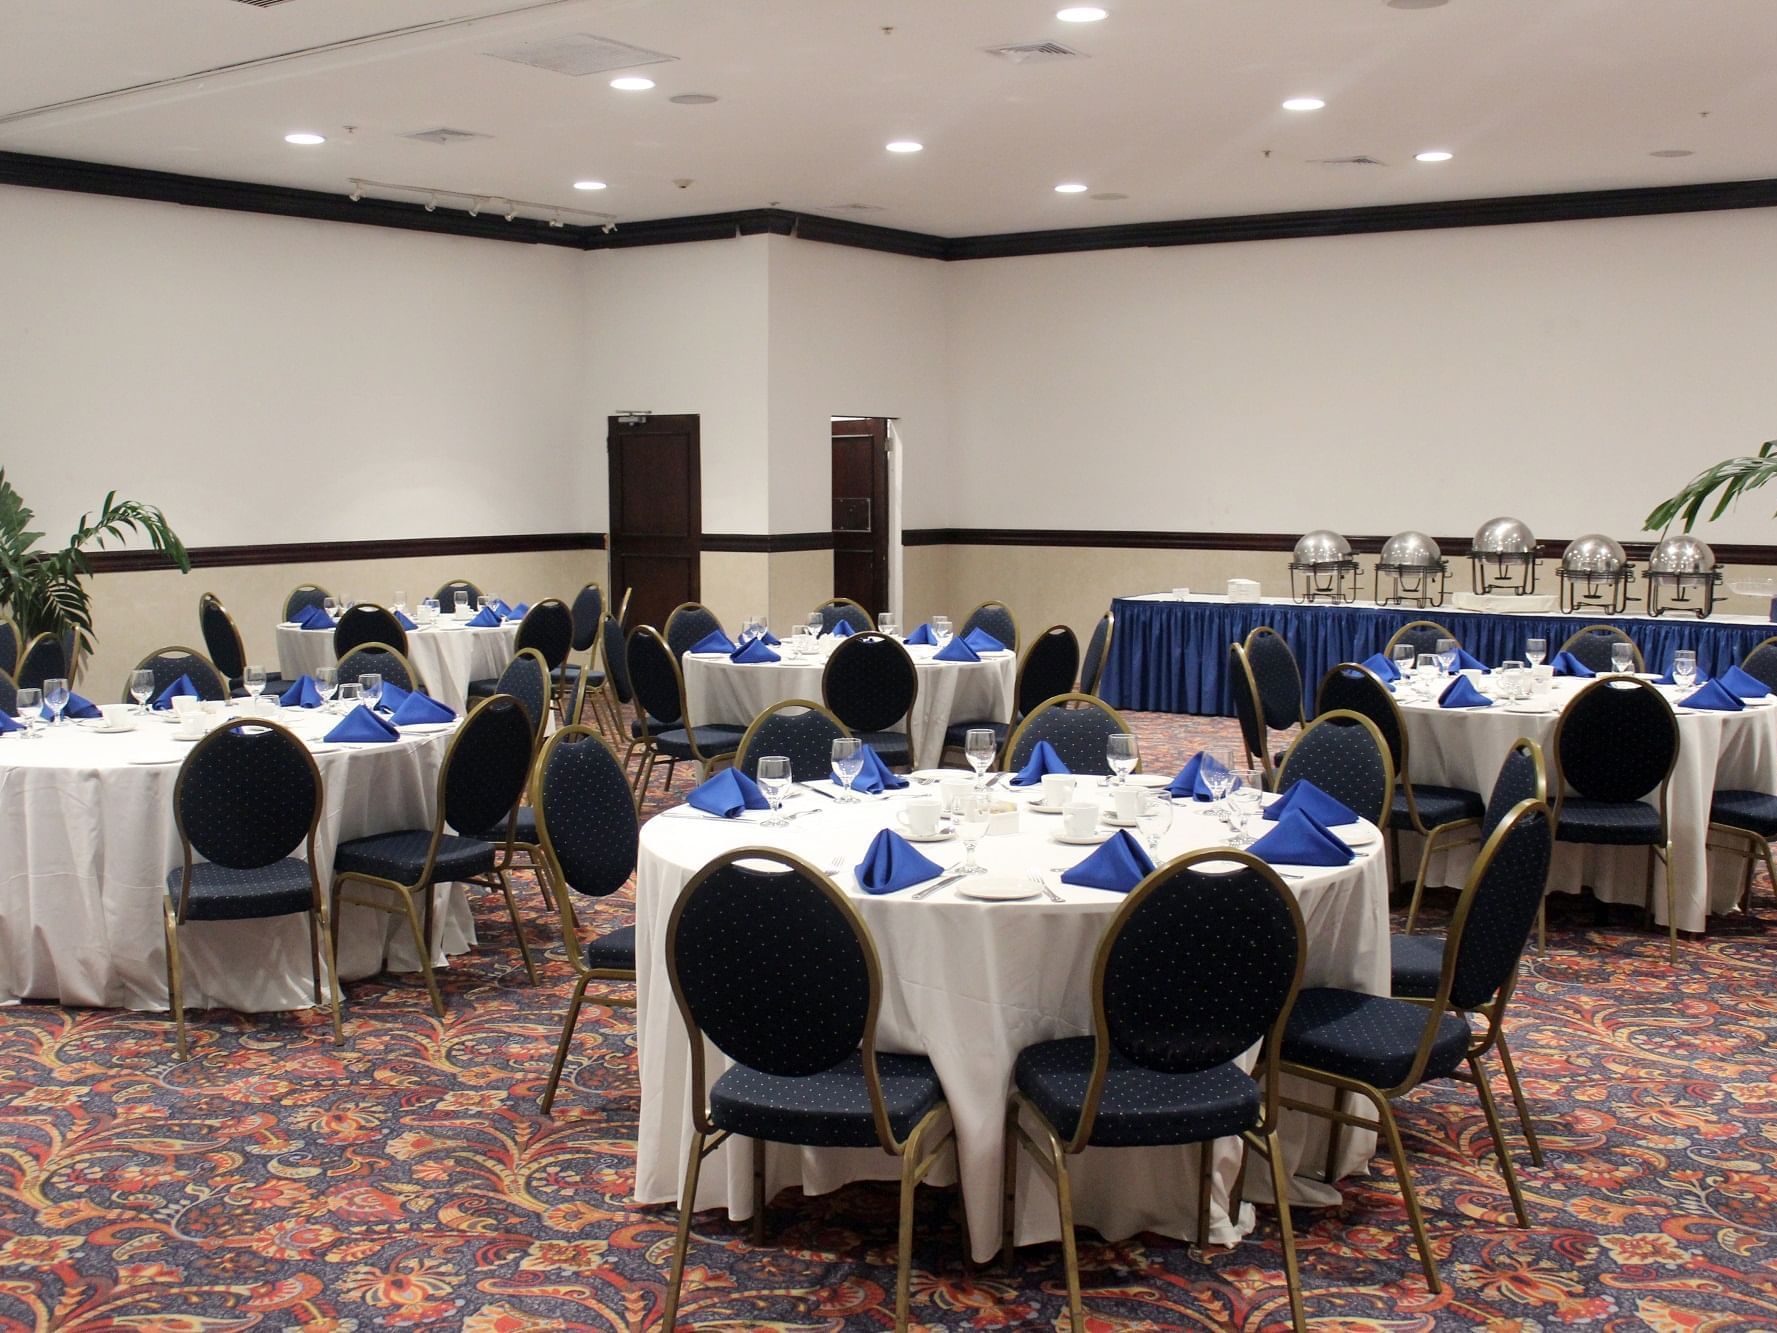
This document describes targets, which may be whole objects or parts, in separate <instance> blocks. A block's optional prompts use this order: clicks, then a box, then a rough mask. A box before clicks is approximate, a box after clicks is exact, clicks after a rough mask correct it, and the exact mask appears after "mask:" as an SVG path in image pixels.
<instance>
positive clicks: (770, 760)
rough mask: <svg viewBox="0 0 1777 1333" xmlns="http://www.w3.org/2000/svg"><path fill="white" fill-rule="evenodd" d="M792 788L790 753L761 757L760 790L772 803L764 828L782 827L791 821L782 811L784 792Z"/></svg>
mask: <svg viewBox="0 0 1777 1333" xmlns="http://www.w3.org/2000/svg"><path fill="white" fill-rule="evenodd" d="M789 789H790V759H789V756H788V755H781V754H767V755H761V756H760V757H759V790H760V791H761V792H763V793H764V794H765V799H766V800H767V801H768V802H770V804H771V813H770V814H769V815H767V816H766V817H765V822H764V824H763V825H762V826H761V827H763V828H782V827H783V826H784V825H785V824H788V823H789V822H790V821H789V820H787V819H785V818H784V816H783V814H782V813H781V811H782V809H783V804H784V793H785V792H787V791H789Z"/></svg>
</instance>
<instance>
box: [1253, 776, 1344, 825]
mask: <svg viewBox="0 0 1777 1333" xmlns="http://www.w3.org/2000/svg"><path fill="white" fill-rule="evenodd" d="M1292 810H1300V811H1302V812H1303V813H1304V814H1309V815H1313V816H1314V817H1315V819H1316V820H1318V821H1319V822H1320V823H1322V824H1355V823H1357V811H1355V810H1353V809H1352V808H1351V807H1350V806H1348V805H1346V804H1345V802H1344V801H1341V800H1340V799H1339V798H1338V797H1337V796H1333V795H1330V794H1329V793H1328V792H1326V791H1325V790H1324V789H1322V788H1320V787H1317V786H1315V785H1314V784H1313V783H1312V782H1310V781H1309V780H1308V779H1307V778H1299V779H1297V780H1296V781H1295V782H1292V783H1290V788H1289V790H1288V791H1286V792H1285V793H1284V794H1283V796H1282V798H1281V799H1279V800H1276V801H1273V802H1271V804H1270V806H1269V807H1267V808H1266V810H1265V813H1264V814H1263V815H1262V816H1260V818H1262V819H1269V820H1271V821H1272V822H1273V823H1277V822H1280V821H1281V820H1282V819H1283V817H1284V816H1285V815H1287V814H1289V813H1290V811H1292Z"/></svg>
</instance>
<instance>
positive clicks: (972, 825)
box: [956, 791, 993, 875]
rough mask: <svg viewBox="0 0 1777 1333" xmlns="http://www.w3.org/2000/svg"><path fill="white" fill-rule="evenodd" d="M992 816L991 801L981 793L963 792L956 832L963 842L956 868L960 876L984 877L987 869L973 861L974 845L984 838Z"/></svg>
mask: <svg viewBox="0 0 1777 1333" xmlns="http://www.w3.org/2000/svg"><path fill="white" fill-rule="evenodd" d="M992 814H993V800H992V798H991V797H989V796H988V794H987V793H986V792H983V791H970V792H964V793H963V797H962V800H961V801H960V802H958V809H957V816H956V831H957V832H958V833H959V834H960V835H961V836H962V840H963V859H962V863H961V864H960V865H958V866H957V867H956V873H957V874H961V875H985V874H986V873H987V867H986V866H984V865H982V864H981V863H980V862H979V861H977V860H976V859H975V844H976V843H978V842H980V841H981V839H982V838H983V837H984V836H986V833H987V823H988V820H989V819H990V818H991V817H992Z"/></svg>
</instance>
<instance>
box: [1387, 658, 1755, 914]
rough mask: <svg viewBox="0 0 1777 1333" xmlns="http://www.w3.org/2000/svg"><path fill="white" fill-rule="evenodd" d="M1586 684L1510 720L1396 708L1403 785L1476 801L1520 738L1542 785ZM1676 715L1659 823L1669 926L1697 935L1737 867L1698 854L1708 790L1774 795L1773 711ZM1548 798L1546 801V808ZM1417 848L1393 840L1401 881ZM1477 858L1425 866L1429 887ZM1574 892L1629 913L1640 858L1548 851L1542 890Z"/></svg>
mask: <svg viewBox="0 0 1777 1333" xmlns="http://www.w3.org/2000/svg"><path fill="white" fill-rule="evenodd" d="M1589 684H1591V682H1590V681H1588V680H1569V679H1567V678H1565V677H1563V678H1558V679H1556V680H1555V681H1553V682H1552V689H1551V692H1550V694H1549V695H1548V696H1546V698H1545V701H1544V706H1545V707H1546V709H1547V711H1543V712H1528V713H1527V712H1519V711H1517V706H1516V705H1510V706H1508V705H1504V704H1501V703H1498V702H1495V703H1494V705H1493V706H1492V707H1491V708H1439V707H1437V705H1436V704H1435V703H1430V704H1427V703H1404V706H1403V707H1402V709H1401V713H1402V716H1403V717H1404V719H1405V721H1406V727H1407V746H1408V752H1407V764H1408V768H1409V769H1410V771H1411V773H1412V777H1413V780H1414V781H1415V782H1423V783H1428V784H1431V785H1434V786H1440V787H1466V788H1468V789H1469V790H1470V791H1477V792H1480V793H1481V795H1482V796H1483V797H1486V796H1487V795H1488V794H1489V793H1491V792H1492V790H1493V781H1494V779H1495V778H1496V777H1498V775H1499V766H1500V764H1501V762H1503V761H1504V759H1505V755H1506V751H1507V750H1508V749H1510V748H1511V745H1512V742H1513V741H1515V740H1517V738H1518V737H1520V736H1524V737H1528V738H1529V739H1531V740H1534V741H1537V742H1539V743H1540V744H1541V745H1542V747H1543V756H1544V759H1545V760H1546V762H1547V763H1548V766H1549V768H1550V771H1551V780H1552V778H1553V770H1554V768H1555V755H1554V753H1553V746H1554V741H1555V724H1556V722H1557V721H1558V720H1559V717H1560V711H1559V710H1560V709H1562V708H1564V707H1565V706H1566V705H1567V704H1568V703H1569V702H1571V701H1572V699H1573V697H1574V695H1575V694H1577V693H1578V692H1579V690H1580V688H1581V687H1583V686H1585V685H1589ZM1665 693H1666V695H1667V697H1668V698H1669V699H1672V700H1674V701H1676V700H1677V699H1678V698H1680V697H1682V693H1683V692H1682V691H1678V690H1673V689H1667V690H1666V691H1665ZM1677 711H1678V765H1677V767H1676V768H1675V769H1674V770H1673V772H1672V787H1671V793H1670V803H1669V805H1668V807H1667V818H1668V821H1669V824H1670V827H1671V831H1672V844H1673V846H1672V851H1673V857H1672V867H1673V871H1674V872H1675V873H1676V875H1677V876H1678V880H1677V890H1678V894H1677V899H1678V926H1679V929H1680V930H1691V931H1700V930H1703V929H1704V927H1705V914H1706V912H1718V913H1719V912H1725V911H1728V910H1730V909H1732V907H1733V906H1734V903H1735V901H1736V900H1737V899H1738V897H1739V895H1740V869H1741V867H1742V866H1743V865H1744V862H1742V861H1740V860H1738V859H1737V858H1734V857H1731V856H1727V855H1724V854H1721V853H1715V854H1708V853H1706V852H1705V849H1704V838H1705V834H1706V833H1707V830H1708V824H1709V801H1710V797H1711V794H1712V793H1713V792H1714V791H1715V789H1716V788H1717V787H1721V788H1729V787H1750V788H1756V789H1758V790H1761V791H1773V790H1777V704H1764V705H1754V706H1750V707H1748V708H1747V709H1746V710H1745V711H1744V712H1740V713H1724V712H1713V711H1710V710H1706V709H1685V708H1680V709H1678V710H1677ZM1553 795H1554V793H1553V792H1551V793H1550V797H1551V800H1552V798H1553ZM1421 846H1422V843H1421V840H1420V839H1419V838H1417V837H1414V836H1411V835H1406V836H1403V838H1402V840H1401V859H1402V862H1403V865H1402V874H1403V875H1407V874H1410V873H1411V872H1412V870H1413V869H1414V868H1415V867H1416V866H1417V865H1418V858H1419V854H1420V848H1421ZM1478 850H1479V848H1478V847H1476V846H1475V845H1474V844H1469V845H1468V846H1465V847H1459V848H1455V849H1453V850H1451V851H1450V852H1448V853H1443V854H1440V855H1439V856H1437V857H1434V858H1433V861H1432V866H1431V875H1430V882H1431V883H1433V884H1446V885H1460V884H1461V883H1462V882H1463V878H1464V877H1465V876H1466V875H1467V873H1468V868H1469V866H1470V865H1472V864H1473V863H1474V858H1475V853H1476V852H1477V851H1478ZM1654 873H1655V880H1654V915H1655V916H1656V917H1657V918H1658V920H1659V922H1660V924H1661V925H1662V926H1663V925H1665V923H1666V884H1665V880H1664V878H1663V877H1662V874H1663V872H1661V871H1660V870H1658V869H1657V868H1656V870H1655V872H1654ZM1581 885H1585V886H1586V887H1589V888H1590V889H1592V891H1593V892H1594V893H1595V894H1597V896H1598V897H1600V898H1603V899H1605V900H1606V901H1608V902H1624V903H1634V904H1637V905H1639V904H1640V903H1641V902H1642V901H1643V900H1644V897H1645V895H1646V885H1647V851H1646V849H1645V848H1641V847H1591V846H1584V845H1581V844H1577V843H1567V842H1557V843H1556V844H1555V859H1554V862H1553V864H1552V865H1551V867H1550V870H1549V887H1550V889H1551V890H1559V891H1561V892H1565V893H1577V892H1579V890H1580V887H1581Z"/></svg>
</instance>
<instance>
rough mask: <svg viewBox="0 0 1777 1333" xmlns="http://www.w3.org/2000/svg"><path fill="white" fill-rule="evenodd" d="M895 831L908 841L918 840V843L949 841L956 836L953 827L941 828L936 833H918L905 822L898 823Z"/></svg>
mask: <svg viewBox="0 0 1777 1333" xmlns="http://www.w3.org/2000/svg"><path fill="white" fill-rule="evenodd" d="M895 832H896V833H899V834H900V835H901V836H902V837H903V838H905V839H906V840H907V841H908V842H920V843H925V842H950V841H952V840H953V839H954V838H955V837H956V830H955V829H954V828H953V829H949V830H941V831H939V832H937V833H926V834H919V833H914V832H913V831H912V830H910V829H909V828H908V827H907V826H906V825H905V824H902V825H899V826H897V827H896V829H895Z"/></svg>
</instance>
